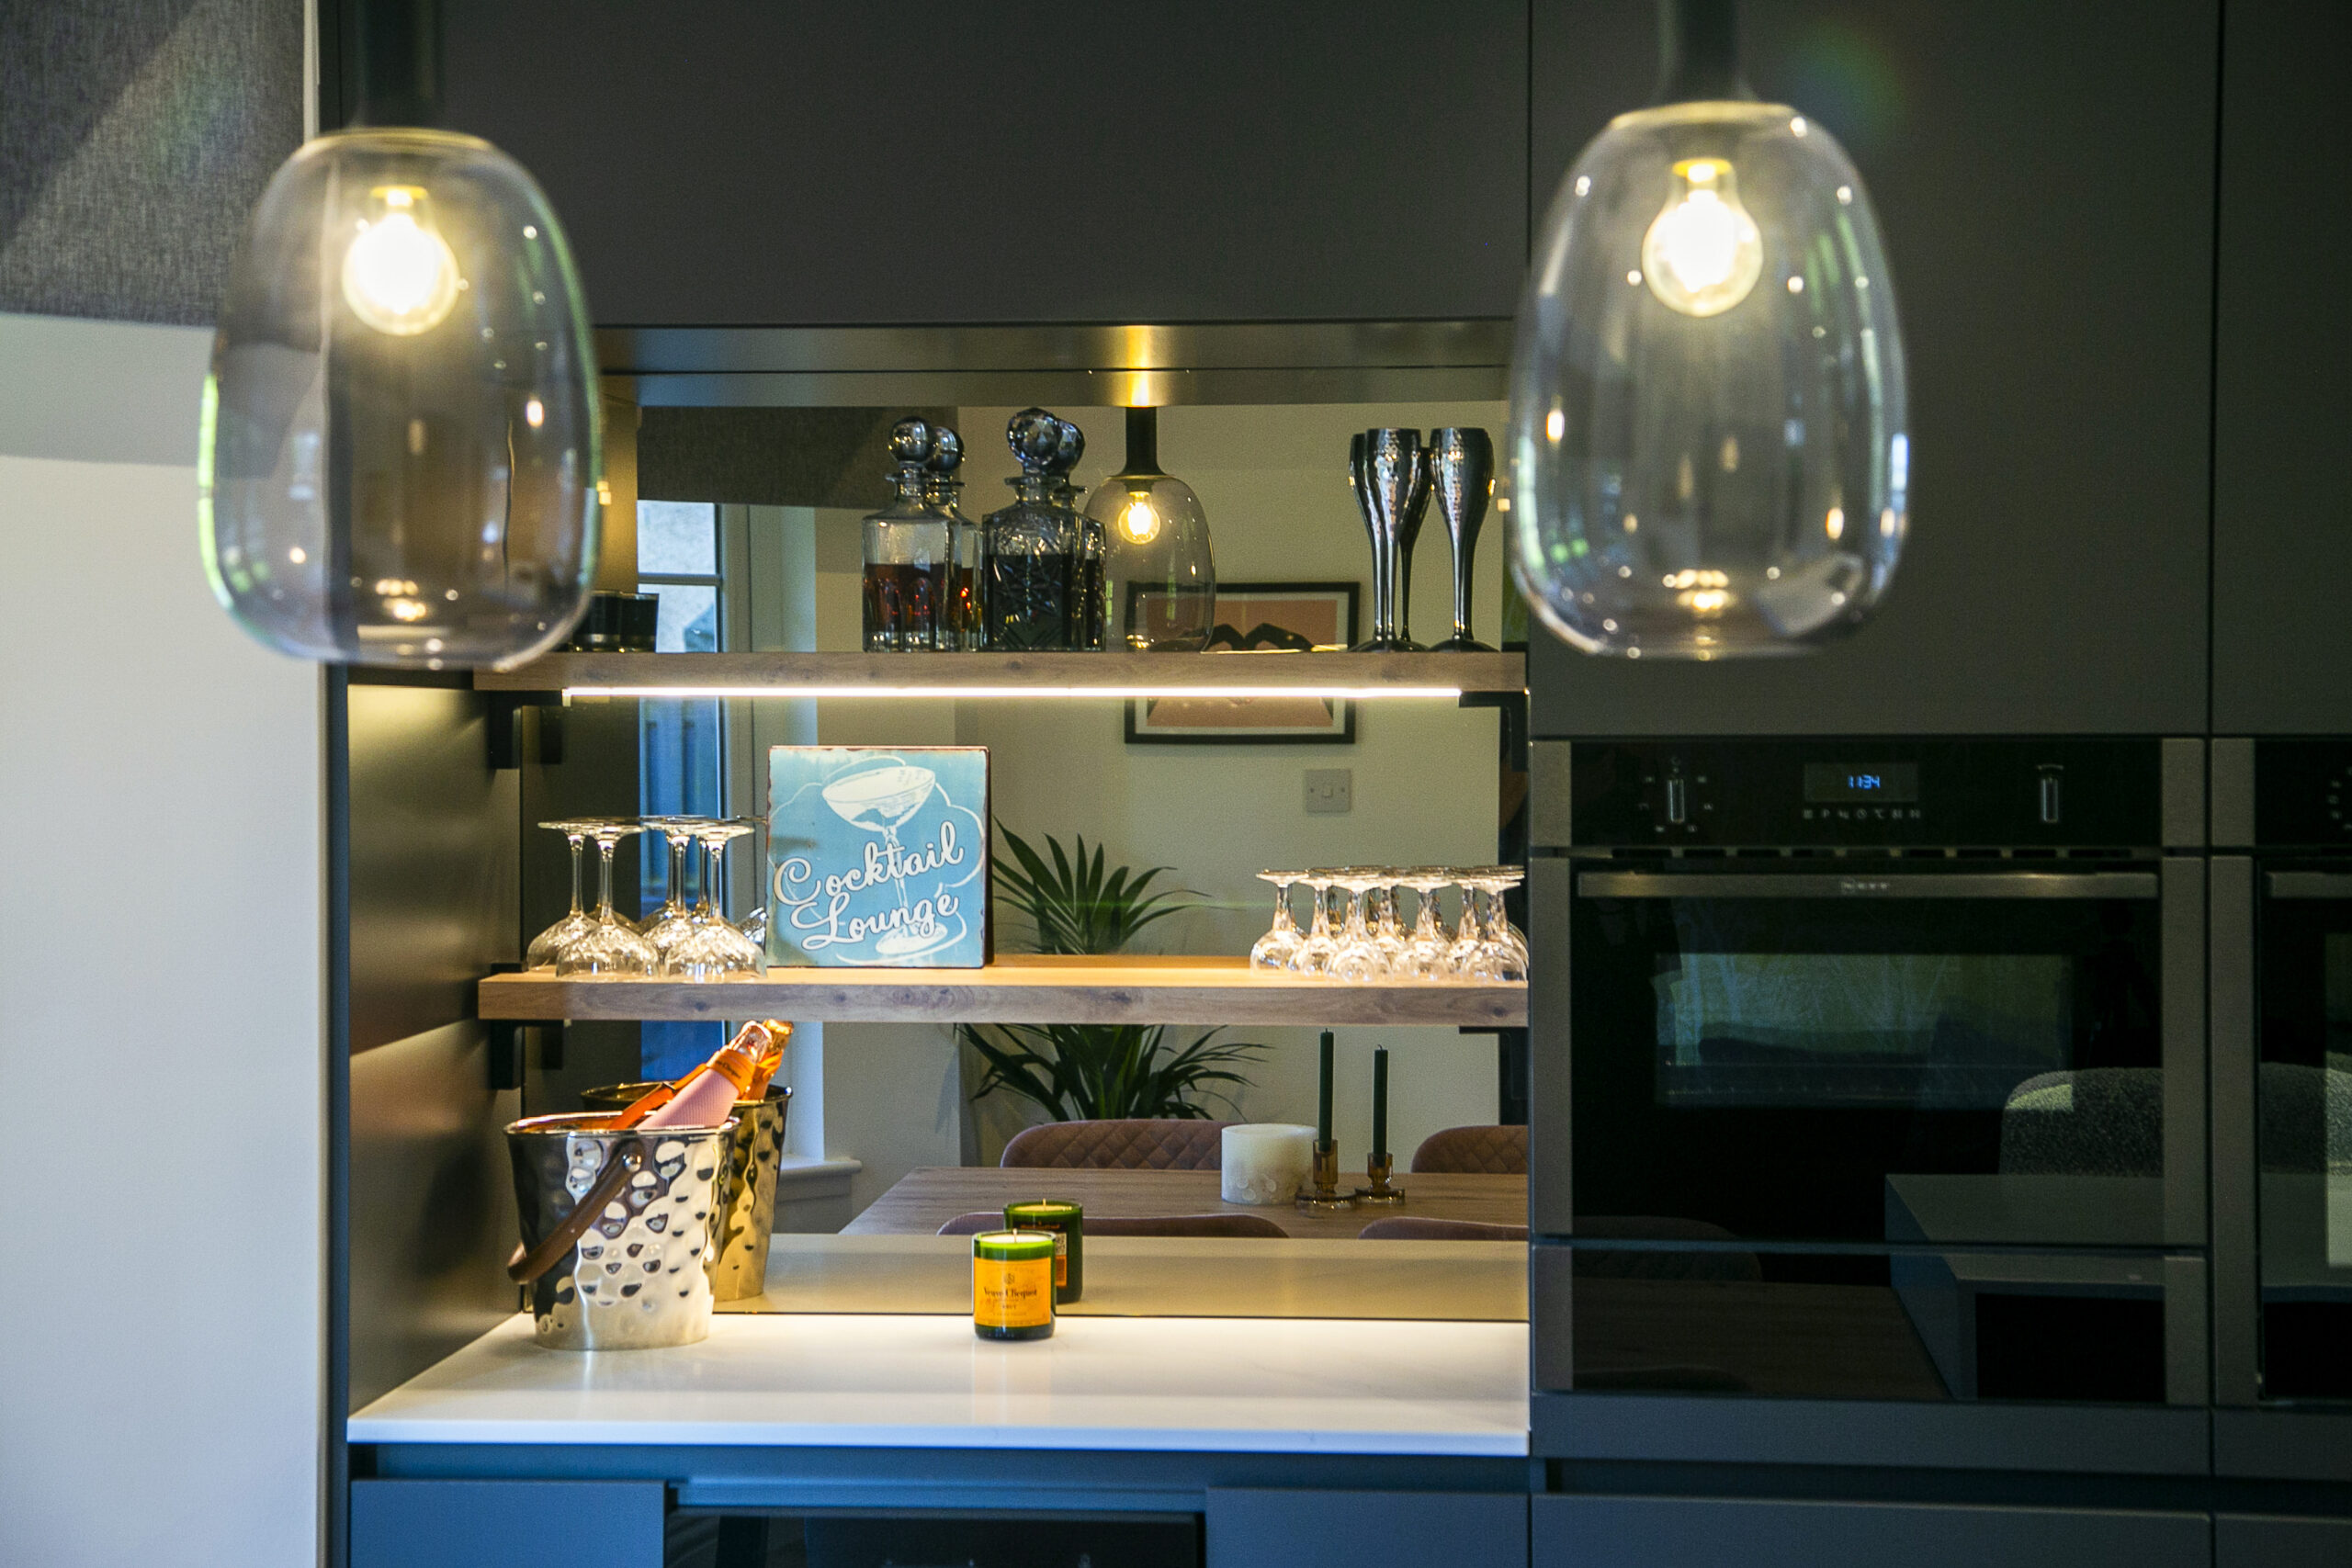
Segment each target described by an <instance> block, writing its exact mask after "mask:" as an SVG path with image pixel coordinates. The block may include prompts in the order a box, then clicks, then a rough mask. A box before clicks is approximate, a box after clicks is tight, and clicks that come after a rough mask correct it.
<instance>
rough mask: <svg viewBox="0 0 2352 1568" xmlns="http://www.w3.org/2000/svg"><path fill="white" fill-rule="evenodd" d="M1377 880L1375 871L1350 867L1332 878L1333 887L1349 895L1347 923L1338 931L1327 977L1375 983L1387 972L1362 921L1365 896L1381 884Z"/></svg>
mask: <svg viewBox="0 0 2352 1568" xmlns="http://www.w3.org/2000/svg"><path fill="white" fill-rule="evenodd" d="M1380 877H1381V874H1380V873H1379V872H1378V871H1374V870H1367V869H1366V868H1364V867H1363V866H1349V867H1347V868H1346V869H1344V870H1342V871H1340V872H1339V873H1337V874H1334V875H1333V877H1332V878H1331V881H1332V884H1333V886H1337V887H1338V888H1340V891H1342V892H1344V893H1345V894H1347V896H1348V919H1347V924H1346V925H1345V926H1343V927H1342V928H1341V929H1340V945H1339V948H1338V950H1337V951H1335V952H1334V953H1332V954H1331V962H1330V968H1329V974H1330V976H1331V978H1333V979H1334V980H1377V979H1379V978H1380V977H1381V976H1384V975H1385V974H1387V973H1388V962H1387V959H1386V957H1385V955H1384V954H1383V953H1381V951H1380V943H1379V942H1378V941H1377V940H1375V939H1374V936H1373V934H1372V928H1371V927H1370V926H1369V925H1367V924H1366V923H1365V921H1364V895H1366V894H1367V893H1370V892H1371V891H1372V890H1373V889H1374V887H1376V886H1379V885H1380Z"/></svg>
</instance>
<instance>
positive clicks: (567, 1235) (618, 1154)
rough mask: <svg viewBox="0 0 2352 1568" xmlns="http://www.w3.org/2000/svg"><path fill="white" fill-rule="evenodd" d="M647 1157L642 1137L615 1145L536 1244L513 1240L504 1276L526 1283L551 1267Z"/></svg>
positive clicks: (584, 1233)
mask: <svg viewBox="0 0 2352 1568" xmlns="http://www.w3.org/2000/svg"><path fill="white" fill-rule="evenodd" d="M647 1157H648V1156H647V1154H646V1149H645V1140H644V1139H642V1138H631V1139H629V1140H628V1142H627V1143H625V1144H621V1145H616V1147H615V1148H614V1150H613V1158H612V1163H610V1164H609V1165H607V1166H605V1174H604V1175H602V1176H600V1177H598V1178H597V1179H596V1185H595V1186H594V1187H591V1188H590V1189H588V1195H587V1196H586V1197H584V1198H582V1199H581V1200H580V1201H579V1202H577V1203H575V1204H573V1205H572V1208H571V1213H569V1214H566V1215H565V1216H564V1217H563V1221H562V1223H561V1224H558V1225H557V1226H556V1227H555V1229H553V1230H551V1231H549V1232H548V1234H547V1235H543V1236H541V1237H540V1238H539V1245H538V1246H537V1247H529V1248H527V1249H526V1247H524V1246H523V1244H522V1243H521V1242H516V1243H515V1256H514V1257H512V1258H508V1259H507V1260H506V1277H507V1278H508V1279H510V1280H514V1281H515V1283H516V1284H518V1285H527V1284H529V1283H530V1282H531V1281H532V1280H536V1279H537V1278H538V1277H539V1276H540V1275H542V1274H544V1273H546V1272H547V1271H548V1269H552V1268H554V1267H555V1266H556V1262H557V1260H558V1259H560V1258H562V1257H563V1255H564V1254H565V1253H567V1252H570V1251H571V1248H572V1246H573V1244H574V1243H576V1242H578V1241H579V1239H580V1238H581V1237H582V1235H586V1234H587V1233H588V1227H589V1226H590V1225H593V1224H595V1223H596V1216H597V1215H599V1214H601V1213H604V1212H605V1205H606V1204H607V1203H610V1202H611V1201H613V1200H615V1199H616V1198H618V1197H619V1196H620V1195H621V1189H622V1188H624V1187H627V1186H628V1182H629V1179H630V1178H631V1177H633V1176H635V1175H636V1174H637V1173H638V1172H639V1171H640V1170H643V1169H644V1168H645V1162H646V1159H647Z"/></svg>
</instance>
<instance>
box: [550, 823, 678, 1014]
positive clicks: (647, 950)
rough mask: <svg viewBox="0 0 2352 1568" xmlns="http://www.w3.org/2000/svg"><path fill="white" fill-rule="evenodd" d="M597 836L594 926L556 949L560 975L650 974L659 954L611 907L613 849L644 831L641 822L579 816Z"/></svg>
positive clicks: (556, 967) (556, 961) (556, 968)
mask: <svg viewBox="0 0 2352 1568" xmlns="http://www.w3.org/2000/svg"><path fill="white" fill-rule="evenodd" d="M581 826H582V827H583V828H584V829H586V831H587V834H588V836H589V837H590V838H592V839H594V840H596V919H595V924H594V928H593V929H592V930H590V931H585V932H582V934H581V935H579V936H577V937H575V938H573V939H572V940H571V941H570V942H565V943H564V944H563V946H562V947H561V948H560V950H559V951H558V952H557V953H556V960H555V972H556V973H557V974H559V975H650V974H652V973H653V972H654V970H655V969H656V967H658V965H659V964H660V962H661V959H660V955H659V954H657V953H655V952H654V951H653V944H652V943H651V942H647V941H646V940H645V939H644V938H643V937H641V936H639V935H638V933H637V931H636V929H635V928H634V927H632V926H631V925H630V924H629V923H628V921H627V920H625V919H621V917H620V915H619V913H618V912H617V911H616V910H615V909H614V908H613V851H614V850H615V849H616V848H617V847H618V846H619V844H620V841H621V840H623V839H626V838H628V836H629V835H630V834H632V833H637V832H641V831H643V828H642V825H641V824H639V823H638V822H635V821H633V820H627V819H624V818H609V817H607V818H594V819H582V823H581Z"/></svg>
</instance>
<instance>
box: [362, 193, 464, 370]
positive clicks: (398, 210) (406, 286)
mask: <svg viewBox="0 0 2352 1568" xmlns="http://www.w3.org/2000/svg"><path fill="white" fill-rule="evenodd" d="M370 194H371V195H372V196H373V197H374V198H375V201H376V203H377V212H376V216H375V217H374V218H373V219H372V220H364V221H363V224H362V227H361V229H360V231H359V237H358V238H357V239H356V240H354V241H352V242H351V248H350V249H349V250H348V251H345V253H344V256H343V297H344V299H345V300H346V301H348V302H349V304H350V306H351V310H352V313H353V314H354V315H356V316H357V317H358V318H359V319H360V320H361V321H365V322H367V323H368V325H369V326H371V327H373V328H375V329H376V330H377V331H378V332H379V333H387V334H388V335H390V336H392V337H414V336H415V335H416V334H417V333H423V332H430V331H431V330H432V329H433V328H435V327H437V326H439V325H440V324H441V323H442V321H446V320H447V318H448V315H449V311H450V310H451V308H452V307H454V306H455V305H456V304H457V302H458V288H459V287H460V285H461V284H462V282H463V280H462V279H461V278H460V277H459V276H458V257H457V254H456V253H455V252H453V251H451V250H450V249H449V242H448V241H447V240H445V239H443V238H442V237H441V234H440V231H438V230H436V229H435V228H434V227H433V222H432V220H431V218H430V217H429V216H428V215H427V214H426V213H425V212H424V191H422V190H420V189H418V188H417V187H416V186H379V187H378V188H377V189H376V190H375V191H373V192H371V193H370Z"/></svg>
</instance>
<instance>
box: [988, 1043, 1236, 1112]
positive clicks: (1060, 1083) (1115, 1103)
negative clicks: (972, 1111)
mask: <svg viewBox="0 0 2352 1568" xmlns="http://www.w3.org/2000/svg"><path fill="white" fill-rule="evenodd" d="M1223 1032H1224V1031H1223V1030H1221V1029H1211V1030H1207V1031H1205V1032H1202V1033H1201V1034H1199V1035H1197V1036H1195V1037H1194V1038H1193V1039H1192V1040H1191V1041H1190V1042H1188V1043H1182V1044H1178V1043H1174V1042H1173V1041H1171V1040H1170V1038H1169V1035H1168V1027H1167V1026H1166V1025H1165V1024H1132V1023H1121V1024H1090V1023H1047V1024H1030V1023H1008V1024H970V1023H967V1024H962V1025H959V1026H958V1027H957V1029H956V1036H957V1038H958V1039H960V1040H962V1041H963V1042H964V1043H967V1044H968V1045H970V1046H971V1047H972V1049H973V1050H974V1051H976V1052H978V1054H979V1056H980V1059H981V1060H982V1061H984V1062H986V1063H987V1064H988V1070H987V1071H986V1072H985V1073H983V1074H982V1075H981V1077H980V1081H979V1082H978V1084H976V1085H975V1086H973V1089H972V1098H973V1099H975V1100H978V1099H980V1098H982V1097H984V1096H986V1095H989V1094H993V1093H999V1092H1002V1093H1006V1094H1011V1095H1013V1096H1015V1097H1017V1098H1019V1099H1022V1100H1028V1101H1029V1102H1030V1103H1032V1104H1034V1105H1035V1106H1037V1107H1038V1108H1039V1109H1040V1110H1042V1111H1045V1112H1046V1115H1047V1116H1049V1117H1051V1118H1052V1119H1053V1120H1055V1121H1057V1122H1074V1121H1093V1120H1097V1119H1102V1118H1111V1117H1132V1116H1139V1117H1166V1118H1172V1119H1177V1120H1184V1121H1200V1120H1204V1119H1208V1118H1210V1117H1211V1116H1212V1115H1213V1114H1214V1112H1213V1111H1212V1110H1211V1108H1210V1106H1209V1105H1208V1104H1206V1103H1204V1101H1210V1100H1215V1101H1222V1102H1223V1103H1224V1104H1225V1105H1226V1106H1227V1108H1228V1109H1230V1108H1231V1106H1232V1103H1233V1101H1232V1097H1231V1095H1230V1094H1229V1093H1228V1092H1227V1087H1228V1086H1229V1087H1231V1088H1236V1089H1238V1088H1246V1087H1247V1086H1248V1085H1249V1083H1250V1079H1249V1078H1248V1077H1246V1076H1244V1075H1243V1074H1242V1073H1240V1072H1238V1071H1236V1070H1235V1069H1236V1067H1238V1066H1240V1065H1241V1064H1244V1063H1246V1062H1248V1061H1250V1059H1251V1058H1253V1057H1256V1056H1258V1055H1262V1054H1263V1053H1264V1051H1265V1049H1266V1047H1265V1046H1264V1045H1261V1044H1257V1043H1250V1042H1245V1041H1238V1040H1219V1039H1217V1038H1216V1037H1217V1036H1218V1035H1220V1034H1222V1033H1223Z"/></svg>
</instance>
